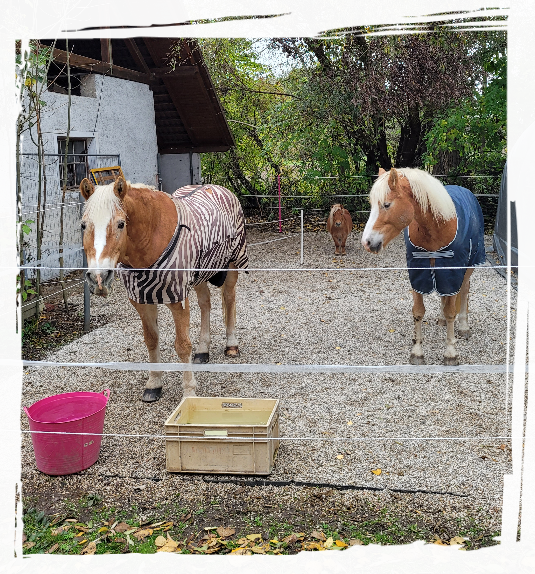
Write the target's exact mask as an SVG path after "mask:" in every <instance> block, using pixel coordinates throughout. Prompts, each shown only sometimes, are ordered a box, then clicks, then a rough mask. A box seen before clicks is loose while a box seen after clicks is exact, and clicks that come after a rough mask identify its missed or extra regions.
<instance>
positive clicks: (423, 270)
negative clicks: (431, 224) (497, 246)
mask: <svg viewBox="0 0 535 574" xmlns="http://www.w3.org/2000/svg"><path fill="white" fill-rule="evenodd" d="M445 188H446V190H447V192H448V193H449V194H450V197H451V198H452V200H453V203H454V204H455V210H456V212H457V233H456V234H455V238H454V239H453V241H452V242H451V243H450V244H449V245H446V246H444V247H441V248H440V249H439V250H438V251H427V250H426V249H423V248H422V247H418V246H417V245H414V244H413V243H412V242H411V240H410V237H409V228H408V227H406V228H405V230H404V236H405V246H406V248H407V267H408V268H409V279H410V282H411V286H412V288H413V289H414V291H416V292H417V293H422V294H424V295H425V294H428V293H432V292H433V291H436V292H437V293H438V294H439V295H456V294H457V293H458V292H459V291H460V290H461V285H462V283H463V279H464V274H465V272H466V268H467V267H476V266H477V265H482V264H483V263H485V242H484V222H483V212H482V211H481V206H480V205H479V202H478V201H477V199H476V198H475V196H474V194H473V193H472V192H471V191H469V190H468V189H465V188H464V187H459V186H458V185H446V186H445ZM430 259H434V260H435V266H434V267H431V266H430V261H429V260H430ZM444 267H446V269H443V268H444ZM449 267H458V268H459V269H448V268H449Z"/></svg>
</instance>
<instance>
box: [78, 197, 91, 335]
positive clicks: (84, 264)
mask: <svg viewBox="0 0 535 574" xmlns="http://www.w3.org/2000/svg"><path fill="white" fill-rule="evenodd" d="M81 212H82V202H81V201H80V215H81ZM82 267H83V277H84V333H88V332H89V323H90V318H91V297H90V293H89V284H88V283H87V281H86V279H85V270H86V269H87V255H86V254H85V249H84V232H83V231H82Z"/></svg>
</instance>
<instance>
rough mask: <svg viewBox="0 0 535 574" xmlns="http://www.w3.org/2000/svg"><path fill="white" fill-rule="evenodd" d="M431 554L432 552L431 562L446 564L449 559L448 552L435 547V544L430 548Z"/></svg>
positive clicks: (449, 554)
mask: <svg viewBox="0 0 535 574" xmlns="http://www.w3.org/2000/svg"><path fill="white" fill-rule="evenodd" d="M431 554H433V559H434V560H433V564H447V563H448V562H449V561H450V560H451V553H450V552H448V551H447V550H442V549H441V548H436V547H435V546H433V548H431Z"/></svg>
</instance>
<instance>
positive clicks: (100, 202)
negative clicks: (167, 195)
mask: <svg viewBox="0 0 535 574" xmlns="http://www.w3.org/2000/svg"><path fill="white" fill-rule="evenodd" d="M126 183H127V184H128V185H129V186H130V187H134V188H136V189H150V190H151V191H158V189H157V188H156V187H154V186H152V185H146V184H144V183H130V182H129V181H127V182H126ZM114 185H115V184H114V183H109V184H108V185H97V186H95V191H94V192H93V193H92V195H91V197H90V198H89V199H88V200H87V201H86V202H85V206H84V213H83V217H84V218H87V219H91V220H92V221H99V220H103V221H104V220H105V221H108V220H109V219H110V216H111V217H114V216H115V214H116V213H117V211H118V210H123V211H124V208H123V204H122V203H121V200H120V199H119V198H118V197H117V196H116V195H115V192H114V191H113V186H114Z"/></svg>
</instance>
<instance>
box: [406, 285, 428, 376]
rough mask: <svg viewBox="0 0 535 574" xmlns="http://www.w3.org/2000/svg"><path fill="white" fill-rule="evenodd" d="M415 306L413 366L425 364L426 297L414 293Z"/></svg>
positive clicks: (411, 360)
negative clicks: (423, 328) (423, 342)
mask: <svg viewBox="0 0 535 574" xmlns="http://www.w3.org/2000/svg"><path fill="white" fill-rule="evenodd" d="M412 299H413V306H412V316H413V317H414V339H413V340H412V342H413V347H412V350H411V356H410V359H409V362H410V364H411V365H423V364H425V359H424V351H423V347H422V321H423V320H424V315H425V306H424V296H423V295H422V294H421V293H417V292H416V291H413V292H412Z"/></svg>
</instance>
